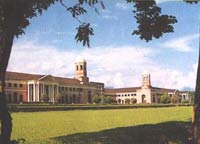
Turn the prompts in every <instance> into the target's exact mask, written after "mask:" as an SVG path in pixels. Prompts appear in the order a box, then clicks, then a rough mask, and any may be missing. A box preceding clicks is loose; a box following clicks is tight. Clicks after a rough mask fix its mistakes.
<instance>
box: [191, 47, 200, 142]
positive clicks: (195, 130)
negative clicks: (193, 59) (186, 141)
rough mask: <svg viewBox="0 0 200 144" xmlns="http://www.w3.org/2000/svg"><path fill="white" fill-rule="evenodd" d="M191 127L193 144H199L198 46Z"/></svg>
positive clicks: (199, 69)
mask: <svg viewBox="0 0 200 144" xmlns="http://www.w3.org/2000/svg"><path fill="white" fill-rule="evenodd" d="M192 126H193V141H194V144H199V143H200V46H199V61H198V68H197V79H196V88H195V98H194V107H193V118H192Z"/></svg>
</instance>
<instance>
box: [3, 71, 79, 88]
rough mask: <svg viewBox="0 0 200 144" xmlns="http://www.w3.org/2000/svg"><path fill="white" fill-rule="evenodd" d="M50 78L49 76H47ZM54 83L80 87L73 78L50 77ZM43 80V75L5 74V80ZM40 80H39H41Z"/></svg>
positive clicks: (77, 81)
mask: <svg viewBox="0 0 200 144" xmlns="http://www.w3.org/2000/svg"><path fill="white" fill-rule="evenodd" d="M47 76H51V75H47ZM52 77H53V78H54V79H55V81H56V82H58V83H59V84H63V85H64V84H71V85H80V81H79V80H77V79H74V78H63V77H55V76H52ZM41 78H42V79H43V78H45V75H38V74H27V73H19V72H8V71H7V72H6V80H21V81H28V80H39V79H41ZM42 79H41V80H42Z"/></svg>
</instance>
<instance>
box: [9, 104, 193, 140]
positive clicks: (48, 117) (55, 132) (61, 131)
mask: <svg viewBox="0 0 200 144" xmlns="http://www.w3.org/2000/svg"><path fill="white" fill-rule="evenodd" d="M191 113H192V107H170V108H139V109H121V110H75V111H54V112H32V113H31V112H26V113H22V112H19V113H12V117H13V125H14V126H13V133H12V139H15V140H17V139H25V140H26V141H25V143H28V144H29V143H31V144H47V143H48V144H165V143H166V144H168V143H169V144H175V143H177V144H179V143H180V144H181V143H184V142H185V141H186V139H187V137H188V131H187V129H188V126H190V124H189V122H190V121H191Z"/></svg>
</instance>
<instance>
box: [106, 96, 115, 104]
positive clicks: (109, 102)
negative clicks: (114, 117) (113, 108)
mask: <svg viewBox="0 0 200 144" xmlns="http://www.w3.org/2000/svg"><path fill="white" fill-rule="evenodd" d="M104 102H105V103H106V104H111V103H112V102H113V99H112V97H111V96H106V97H105V99H104Z"/></svg>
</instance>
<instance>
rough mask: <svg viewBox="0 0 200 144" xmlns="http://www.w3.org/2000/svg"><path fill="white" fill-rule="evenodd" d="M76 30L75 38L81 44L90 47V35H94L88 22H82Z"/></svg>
mask: <svg viewBox="0 0 200 144" xmlns="http://www.w3.org/2000/svg"><path fill="white" fill-rule="evenodd" d="M76 29H77V30H78V32H77V34H76V36H75V39H76V40H77V42H78V41H80V42H83V46H85V45H86V44H87V46H88V47H90V39H89V36H90V35H94V33H93V28H91V27H90V24H89V23H83V24H81V25H80V26H79V27H78V28H76Z"/></svg>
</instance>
